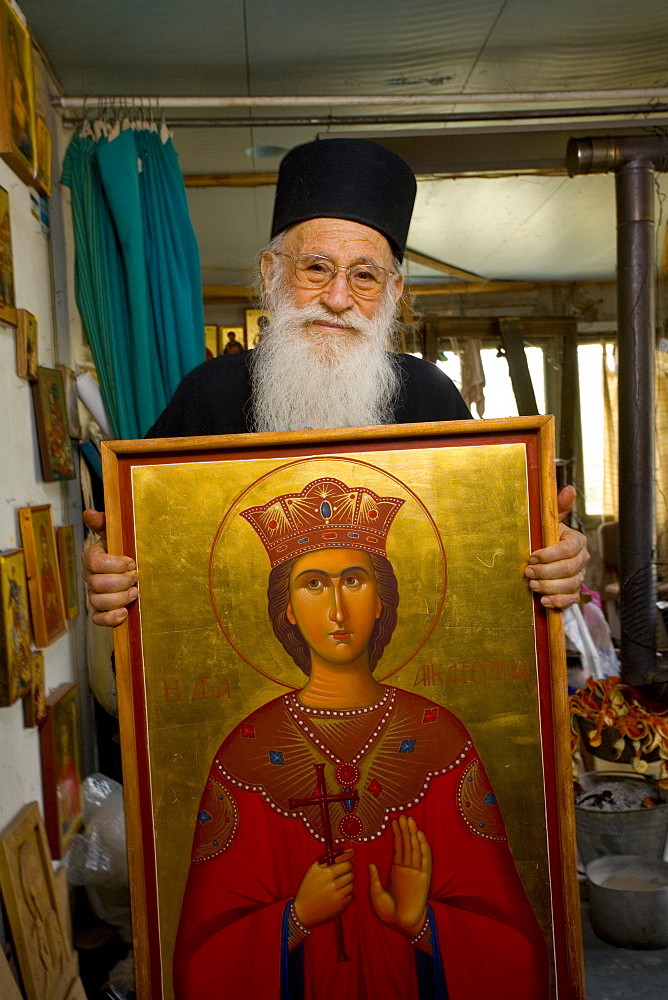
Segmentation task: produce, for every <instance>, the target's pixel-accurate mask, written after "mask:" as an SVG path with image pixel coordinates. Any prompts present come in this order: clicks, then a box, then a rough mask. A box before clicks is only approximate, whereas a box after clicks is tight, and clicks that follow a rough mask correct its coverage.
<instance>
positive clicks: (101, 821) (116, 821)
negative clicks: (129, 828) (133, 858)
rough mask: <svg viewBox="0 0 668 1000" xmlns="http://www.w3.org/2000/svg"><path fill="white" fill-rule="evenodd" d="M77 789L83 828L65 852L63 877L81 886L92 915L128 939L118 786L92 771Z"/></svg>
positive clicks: (120, 791) (122, 812) (129, 928)
mask: <svg viewBox="0 0 668 1000" xmlns="http://www.w3.org/2000/svg"><path fill="white" fill-rule="evenodd" d="M81 787H82V792H83V800H84V823H85V828H84V832H83V833H79V834H77V835H76V837H75V838H74V840H73V841H72V844H71V846H70V849H69V851H68V856H67V877H68V881H69V882H70V883H71V884H72V885H83V886H85V887H86V895H87V896H88V899H89V902H90V905H91V907H92V909H93V912H94V913H95V915H96V916H97V917H99V919H100V920H104V921H105V922H106V923H108V924H112V925H113V926H114V927H116V928H118V932H119V934H120V936H121V937H122V938H123V940H124V941H127V942H131V941H132V924H131V916H130V889H129V884H128V862H127V851H126V840H125V810H124V808H123V786H122V785H119V783H118V782H117V781H114V780H113V778H107V777H106V776H105V775H104V774H91V775H89V777H87V778H85V779H84V781H83V782H82V785H81Z"/></svg>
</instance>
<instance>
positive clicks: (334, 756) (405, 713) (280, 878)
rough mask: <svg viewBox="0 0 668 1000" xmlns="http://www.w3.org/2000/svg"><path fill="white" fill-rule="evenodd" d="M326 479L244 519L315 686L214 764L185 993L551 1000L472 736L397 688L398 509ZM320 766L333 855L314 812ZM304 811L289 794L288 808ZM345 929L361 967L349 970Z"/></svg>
mask: <svg viewBox="0 0 668 1000" xmlns="http://www.w3.org/2000/svg"><path fill="white" fill-rule="evenodd" d="M403 502H404V501H403V500H400V499H397V498H394V497H379V496H377V495H376V494H375V493H374V492H373V491H372V490H370V489H369V488H367V487H365V486H347V485H346V484H344V483H342V482H341V481H339V480H337V479H333V478H330V477H325V478H321V479H318V480H315V481H314V482H311V483H309V484H308V485H307V486H306V487H305V488H304V489H303V490H302V491H301V493H298V494H286V495H282V496H279V497H277V498H275V499H272V500H271V501H269V503H267V504H265V505H263V506H261V507H253V508H250V509H248V510H245V511H242V516H243V517H244V518H245V519H246V520H247V521H248V522H249V523H250V524H251V526H252V527H253V528H254V530H255V531H256V532H257V534H258V536H259V537H260V539H261V541H262V543H263V545H264V547H265V549H266V551H267V553H268V555H269V558H270V561H271V566H272V570H271V574H270V578H269V587H268V599H269V615H270V617H271V620H272V624H273V628H274V632H275V634H276V636H277V637H278V639H279V640H280V641H281V643H282V644H283V646H284V648H285V649H286V651H287V652H288V654H289V655H290V656H291V657H293V659H294V660H295V662H296V663H297V665H298V666H299V667H300V668H301V669H302V670H303V671H304V673H305V674H306V675H307V680H306V683H305V684H304V686H303V688H302V689H301V690H300V691H299V692H291V693H289V694H287V695H283V696H281V697H279V698H277V699H275V700H273V701H270V702H269V703H268V704H266V705H264V706H263V707H262V708H260V709H258V710H257V711H255V712H253V713H252V714H251V715H249V716H248V717H247V718H246V719H244V720H243V721H242V722H241V723H240V725H238V726H237V727H235V729H234V730H233V731H232V732H231V733H230V734H229V735H228V737H227V738H226V739H225V740H224V742H223V744H222V745H221V747H220V748H219V750H218V752H217V753H216V755H215V757H214V760H213V763H212V765H211V770H210V773H209V778H208V781H207V785H206V788H205V791H204V794H203V796H202V800H201V804H200V809H199V814H198V817H197V822H196V827H195V836H194V843H193V853H192V861H191V866H190V873H189V876H188V883H187V886H186V891H185V896H184V902H183V909H182V913H181V922H180V927H179V933H178V937H177V942H176V949H175V956H174V986H175V995H176V997H177V1000H196V998H200V997H203V996H221V997H223V996H225V997H228V996H229V997H234V996H250V997H253V998H257V1000H279V998H281V1000H297V998H299V1000H301V998H304V1000H334V998H337V1000H338V998H341V997H343V998H345V1000H381V998H382V1000H418V998H419V1000H422V998H427V997H434V998H443V1000H445V998H449V1000H478V998H480V1000H482V998H486V997H494V998H495V1000H510V998H511V997H512V998H513V1000H545V997H546V996H547V995H548V985H547V975H548V972H547V951H546V945H545V940H544V937H543V934H542V932H541V930H540V927H539V925H538V922H537V920H536V918H535V915H534V913H533V911H532V909H531V906H530V904H529V901H528V899H527V897H526V894H525V892H524V888H523V886H522V883H521V881H520V878H519V876H518V874H517V870H516V868H515V865H514V862H513V859H512V855H511V853H510V849H509V847H508V843H507V839H506V834H505V828H504V824H503V819H502V816H501V812H500V809H499V806H498V805H497V802H496V798H495V796H494V792H493V790H492V787H491V784H490V782H489V780H488V778H487V775H486V772H485V769H484V766H483V764H482V761H481V760H480V758H479V756H478V754H477V752H476V749H475V746H474V745H473V741H472V740H471V737H470V735H469V734H468V732H467V730H466V728H465V726H464V725H463V724H462V723H461V721H460V720H459V719H458V718H457V717H456V716H455V715H453V714H452V713H451V712H449V711H448V710H447V709H446V708H444V707H443V706H441V705H438V704H436V703H434V702H431V701H429V700H427V699H425V698H422V697H420V696H418V695H415V694H412V693H409V692H406V691H402V690H400V689H398V688H394V687H392V686H389V685H383V684H381V683H380V682H379V681H377V680H376V679H375V677H374V669H375V668H376V665H377V663H378V661H379V659H380V657H381V656H382V655H383V652H384V650H385V648H386V647H387V645H388V643H389V642H390V640H391V637H392V633H393V631H394V628H395V626H396V623H397V608H398V605H399V592H398V587H397V581H396V577H395V574H394V570H393V568H392V565H391V563H390V562H389V560H388V559H387V557H386V554H385V547H386V540H387V535H388V532H389V529H390V527H391V524H392V522H393V520H394V517H395V516H396V514H397V512H398V511H399V509H400V508H401V506H402V505H403ZM322 765H324V781H325V785H326V788H327V792H328V794H330V795H338V797H339V799H340V801H336V802H333V803H331V804H330V805H329V820H330V824H331V828H332V838H333V841H334V847H335V855H336V857H335V861H334V863H327V862H323V859H322V855H323V846H324V843H325V841H326V830H325V828H324V824H323V813H322V810H321V808H320V807H319V805H318V804H317V802H316V803H314V804H308V805H301V806H300V807H299V808H295V807H294V805H295V804H294V800H295V799H297V800H304V799H307V800H309V799H310V800H313V799H317V797H318V780H317V770H316V767H317V766H322ZM291 800H292V801H291ZM337 920H340V923H341V928H342V932H343V936H344V939H345V947H346V950H347V954H348V956H349V960H348V961H345V962H341V961H339V962H337V946H336V935H335V933H334V930H335V921H337Z"/></svg>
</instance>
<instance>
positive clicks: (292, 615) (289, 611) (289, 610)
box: [285, 601, 297, 625]
mask: <svg viewBox="0 0 668 1000" xmlns="http://www.w3.org/2000/svg"><path fill="white" fill-rule="evenodd" d="M285 617H286V618H287V619H288V621H289V622H290V624H291V625H296V624H297V619H296V618H295V613H294V611H293V610H292V603H291V602H290V601H288V606H287V608H286V609H285Z"/></svg>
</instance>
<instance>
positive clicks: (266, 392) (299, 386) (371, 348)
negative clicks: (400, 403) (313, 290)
mask: <svg viewBox="0 0 668 1000" xmlns="http://www.w3.org/2000/svg"><path fill="white" fill-rule="evenodd" d="M270 308H271V309H272V310H273V312H274V320H273V322H272V323H271V324H270V325H269V326H268V327H266V329H265V330H264V331H263V334H262V340H261V342H260V344H259V345H258V346H257V348H256V349H255V357H254V358H253V367H252V370H251V385H252V399H253V418H254V426H255V429H256V430H258V431H293V430H319V429H321V428H327V427H367V426H369V425H375V424H386V423H391V422H392V421H393V417H394V403H395V402H396V398H397V395H398V392H399V388H400V382H401V378H400V370H399V367H398V365H397V362H396V359H395V357H394V355H392V354H389V353H388V347H389V346H390V344H391V341H392V339H393V337H394V334H395V329H396V320H395V315H396V310H395V303H394V299H393V297H392V295H391V291H390V289H388V290H387V292H386V293H385V294H384V295H383V297H382V300H381V301H380V303H379V308H378V312H377V313H376V315H375V316H374V318H373V319H367V318H366V317H364V316H362V315H361V314H360V312H359V311H358V309H357V308H352V309H348V310H346V311H345V312H344V313H333V312H332V311H331V310H330V309H328V308H327V307H326V306H324V305H322V304H320V303H313V304H311V305H306V306H302V307H301V308H299V307H297V306H295V305H294V304H293V303H292V302H291V301H290V296H289V291H287V290H285V289H276V290H275V291H274V292H273V294H272V295H271V304H270ZM317 320H322V321H324V322H327V323H341V324H342V325H346V326H349V327H352V330H342V331H341V333H333V332H329V331H317V330H314V328H313V327H312V326H311V325H310V324H312V323H313V322H314V321H317Z"/></svg>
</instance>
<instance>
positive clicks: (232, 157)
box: [20, 0, 668, 284]
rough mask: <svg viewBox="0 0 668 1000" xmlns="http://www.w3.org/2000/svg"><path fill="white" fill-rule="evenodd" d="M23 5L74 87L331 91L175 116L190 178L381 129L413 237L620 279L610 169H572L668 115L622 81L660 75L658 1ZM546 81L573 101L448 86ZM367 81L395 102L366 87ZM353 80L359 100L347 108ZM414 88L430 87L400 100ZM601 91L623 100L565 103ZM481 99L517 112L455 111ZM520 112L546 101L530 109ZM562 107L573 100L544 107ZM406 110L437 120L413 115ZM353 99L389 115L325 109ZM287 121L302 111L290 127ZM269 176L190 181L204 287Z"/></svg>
mask: <svg viewBox="0 0 668 1000" xmlns="http://www.w3.org/2000/svg"><path fill="white" fill-rule="evenodd" d="M20 6H21V9H22V10H23V12H24V14H25V15H26V17H27V19H28V22H29V24H30V26H31V28H32V31H33V34H34V37H35V39H36V40H37V42H38V43H39V45H40V46H41V48H42V49H43V51H44V53H45V54H46V56H47V58H48V60H49V62H50V64H51V66H52V68H53V71H54V73H55V75H56V77H57V79H58V80H59V82H60V84H61V86H62V89H63V92H64V94H65V95H68V96H74V95H88V96H89V97H91V98H93V99H94V98H95V97H97V96H100V95H119V96H120V95H124V96H126V97H135V98H141V97H143V98H144V99H146V98H147V97H150V96H162V97H168V96H220V97H223V96H225V97H230V96H240V97H246V96H266V97H272V96H273V97H276V96H294V97H300V98H304V97H309V96H313V95H322V96H324V97H331V102H329V103H328V104H323V105H322V106H308V105H305V106H291V107H281V108H276V107H273V108H266V107H254V108H244V107H241V108H219V109H217V110H215V111H210V110H207V111H203V110H201V109H199V110H198V109H189V110H187V111H186V110H177V109H173V110H170V109H168V110H166V112H165V114H166V117H167V120H168V122H169V123H170V124H171V125H172V126H173V127H174V132H175V138H174V142H175V145H176V148H177V151H178V153H179V156H180V161H181V165H182V168H183V171H184V173H185V174H186V175H202V174H249V173H267V172H269V173H272V172H275V171H276V169H277V167H278V163H279V161H280V154H277V153H276V152H274V153H273V154H271V155H269V156H267V157H261V156H258V155H249V154H248V150H252V149H255V150H257V149H258V147H278V148H279V149H289V148H291V147H292V146H294V145H296V144H297V143H299V142H304V141H307V140H309V139H311V138H314V137H316V136H317V135H323V134H326V133H330V134H360V135H364V136H367V137H369V138H376V139H382V140H383V141H385V142H386V143H387V144H388V145H391V146H393V148H396V149H398V150H399V151H400V152H402V154H403V155H405V156H406V157H407V159H409V161H410V162H411V165H412V166H413V167H414V169H415V170H416V172H417V173H418V175H419V176H420V178H423V179H420V181H419V185H418V198H417V204H416V210H415V215H414V219H413V222H412V225H411V230H410V234H409V246H410V247H412V248H413V249H414V250H416V251H419V252H420V253H422V254H425V255H427V256H430V257H433V258H436V259H437V260H439V261H444V262H447V263H449V264H451V265H455V266H456V267H457V268H461V269H463V270H465V271H468V272H472V273H473V274H476V275H480V276H482V277H484V278H486V279H500V280H510V279H515V280H517V279H519V280H530V281H573V280H578V279H579V280H601V279H609V278H612V277H614V270H615V205H614V178H613V177H612V176H610V175H598V176H590V177H577V178H572V179H569V178H568V176H567V174H566V172H565V169H564V162H563V161H564V154H565V144H566V141H567V138H568V136H569V135H572V134H576V133H577V134H581V135H588V134H592V133H593V132H594V131H595V130H599V131H600V130H602V131H603V133H604V134H605V133H608V134H615V133H617V132H619V131H620V130H622V129H627V128H632V129H634V130H643V131H650V132H651V131H654V130H656V129H657V128H661V129H663V128H664V127H665V126H666V125H668V91H665V92H664V93H663V94H662V95H661V96H662V98H663V101H664V103H665V104H666V113H665V114H654V115H652V116H651V117H650V116H648V115H646V114H643V113H638V111H637V109H638V108H639V107H645V106H647V105H648V103H649V101H648V97H647V95H646V94H644V93H643V94H641V95H638V96H637V97H629V96H628V95H619V94H617V93H615V92H616V91H619V90H620V89H622V88H623V90H624V91H627V90H635V89H639V90H642V91H653V92H654V91H657V90H661V89H662V88H666V87H668V59H667V58H666V51H667V48H668V45H667V43H668V3H666V0H643V2H642V3H641V4H638V2H637V0H608V2H606V3H601V0H553V2H548V0H403V2H399V0H367V2H366V3H364V4H359V3H355V2H351V0H338V2H336V3H331V2H330V3H327V4H325V3H312V4H306V3H304V2H303V0H300V2H297V0H281V2H276V0H189V2H187V3H184V2H183V0H180V2H176V0H113V2H108V3H104V4H97V3H95V4H92V3H90V0H21V3H20ZM555 91H559V92H561V91H567V92H569V93H572V94H573V98H570V97H569V96H568V94H567V95H566V96H565V97H564V99H563V100H562V101H560V102H548V101H546V100H538V101H537V102H534V103H531V104H523V103H521V102H520V100H513V101H510V100H506V101H504V102H499V101H493V100H491V99H481V101H480V102H479V103H476V104H474V105H471V104H461V103H457V99H458V98H460V99H461V95H472V94H486V95H493V94H517V95H521V94H523V93H527V92H529V93H534V94H535V93H538V92H540V93H543V92H555ZM577 92H580V93H577ZM581 92H596V93H594V94H591V95H590V96H589V97H588V98H584V97H583V96H582V94H581ZM602 92H606V93H605V94H603V93H602ZM372 95H376V96H379V95H380V96H384V97H387V103H384V104H383V105H381V106H377V105H371V104H370V103H369V104H364V103H363V99H364V98H366V97H371V96H372ZM346 96H348V97H350V96H357V97H359V98H360V102H359V103H358V104H357V105H355V106H352V107H350V106H344V105H342V103H341V99H342V98H344V97H346ZM406 96H413V97H415V96H419V97H420V98H424V103H423V104H418V105H416V106H410V107H399V106H397V105H396V104H394V103H390V102H394V101H396V100H400V99H404V98H405V97H406ZM337 101H338V103H337ZM434 101H437V102H438V103H433V102H434ZM428 102H432V103H428ZM91 105H92V107H95V106H96V102H95V100H92V101H91ZM602 107H606V108H617V109H618V111H617V113H616V114H614V115H609V116H603V115H600V114H599V115H598V116H596V117H588V118H584V119H583V118H581V117H576V116H574V115H565V111H568V110H569V109H570V110H572V109H574V108H577V109H578V110H579V111H582V110H586V111H588V112H589V113H590V115H591V114H592V112H593V110H595V109H600V108H602ZM629 109H631V110H629ZM634 109H636V110H634ZM490 112H493V113H495V114H498V113H499V112H502V113H504V114H506V115H509V114H510V117H509V118H506V120H504V121H484V122H481V121H477V122H476V121H471V120H468V121H461V120H458V121H447V120H445V118H446V116H448V115H452V114H457V115H460V116H461V115H465V116H468V117H469V119H470V117H471V115H472V114H474V115H475V114H480V113H482V114H485V113H487V114H488V113H490ZM523 113H524V114H525V115H526V114H528V113H530V114H532V115H534V116H537V117H532V118H531V119H526V118H524V119H522V118H520V117H519V116H520V115H522V114H523ZM555 113H559V114H561V115H562V116H564V117H563V118H562V119H558V118H554V117H547V115H554V114H555ZM70 114H71V112H70ZM397 114H401V115H402V116H407V115H410V116H413V117H414V116H415V115H426V114H428V115H441V116H442V118H441V120H440V121H438V122H424V121H421V122H407V121H403V120H402V121H398V120H397V119H396V117H394V116H396V115H397ZM205 115H209V116H213V117H215V118H217V119H219V120H220V119H225V120H227V122H228V124H226V125H221V124H217V125H215V124H206V123H203V124H200V126H199V127H181V126H179V119H183V118H184V117H188V118H190V119H193V118H201V117H203V116H205ZM359 115H365V116H374V115H376V116H377V115H383V116H384V118H385V119H386V120H385V121H384V122H383V123H382V124H350V123H348V122H342V123H340V124H334V123H333V122H332V120H331V119H332V118H333V119H335V120H337V121H338V120H339V119H341V117H342V116H347V117H351V116H359ZM541 115H542V117H541ZM279 118H280V119H281V120H285V119H291V122H290V123H289V124H287V125H283V124H280V125H279V124H278V123H277V119H279ZM296 119H299V121H297V120H296ZM313 119H317V120H315V121H314V120H313ZM328 119H330V120H328ZM230 120H234V124H233V126H232V127H230V125H229V121H230ZM236 120H238V121H239V124H238V125H237V124H236ZM492 174H493V175H500V176H490V175H492ZM427 178H429V179H427ZM667 190H668V180H667V179H666V176H665V175H658V176H657V207H658V216H657V217H658V218H659V226H658V231H657V238H658V239H661V240H662V238H663V236H662V233H663V228H664V220H663V217H662V216H661V214H660V207H661V204H662V200H663V197H664V195H665V193H666V191H667ZM273 191H274V189H273V186H271V184H263V185H260V186H248V187H208V188H201V187H190V188H189V189H188V197H189V202H190V207H191V213H192V218H193V223H194V226H195V230H196V233H197V236H198V239H199V244H200V251H201V259H202V272H203V281H204V283H205V284H245V283H247V281H248V277H249V270H250V268H251V267H252V262H253V258H254V255H255V253H256V252H257V250H258V249H259V247H261V246H262V245H263V244H264V243H265V242H266V241H267V239H268V234H269V226H270V220H271V208H272V200H273ZM409 274H410V276H411V277H412V278H413V279H414V280H415V281H416V282H420V281H422V282H424V281H429V280H432V281H439V282H443V281H445V280H448V279H447V278H446V276H445V275H444V274H443V273H442V271H439V270H438V269H434V268H433V267H424V266H420V265H416V264H414V263H409Z"/></svg>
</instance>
